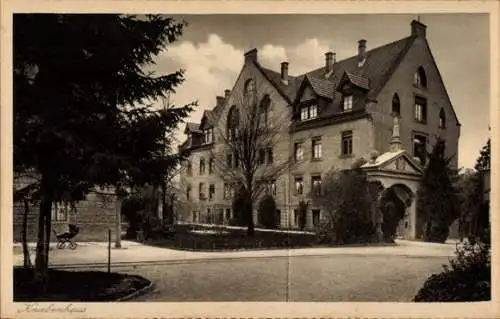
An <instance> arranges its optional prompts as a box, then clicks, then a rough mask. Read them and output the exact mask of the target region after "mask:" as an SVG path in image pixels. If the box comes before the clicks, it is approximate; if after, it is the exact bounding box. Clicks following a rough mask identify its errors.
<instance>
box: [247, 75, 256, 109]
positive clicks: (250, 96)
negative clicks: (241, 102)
mask: <svg viewBox="0 0 500 319" xmlns="http://www.w3.org/2000/svg"><path fill="white" fill-rule="evenodd" d="M255 99H256V88H255V81H254V80H253V79H249V80H247V81H246V82H245V100H246V102H247V103H248V104H247V105H255Z"/></svg>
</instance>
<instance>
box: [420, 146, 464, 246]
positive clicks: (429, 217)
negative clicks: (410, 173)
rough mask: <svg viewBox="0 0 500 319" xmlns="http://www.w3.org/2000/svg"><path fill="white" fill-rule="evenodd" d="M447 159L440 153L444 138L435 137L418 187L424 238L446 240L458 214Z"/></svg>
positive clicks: (442, 152)
mask: <svg viewBox="0 0 500 319" xmlns="http://www.w3.org/2000/svg"><path fill="white" fill-rule="evenodd" d="M449 163H450V159H449V158H446V157H445V155H444V141H443V140H441V139H439V138H437V140H436V144H435V145H434V147H433V149H432V151H431V153H430V154H429V164H428V165H427V166H426V168H425V170H424V174H423V176H422V179H421V181H420V187H419V190H418V203H417V210H418V212H417V214H418V215H419V216H421V218H422V219H423V227H424V229H423V236H424V240H425V241H429V242H444V241H446V239H447V238H448V235H449V227H450V226H451V224H452V223H453V222H454V221H455V219H456V218H457V217H458V212H459V208H458V198H457V194H456V191H455V189H454V188H453V185H452V181H451V178H450V172H451V170H450V169H449Z"/></svg>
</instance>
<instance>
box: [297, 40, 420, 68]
mask: <svg viewBox="0 0 500 319" xmlns="http://www.w3.org/2000/svg"><path fill="white" fill-rule="evenodd" d="M410 38H415V36H413V35H410V36H407V37H404V38H401V39H399V40H396V41H392V42H389V43H386V44H383V45H381V46H378V47H375V48H373V49H370V50H368V51H366V54H367V55H369V54H370V53H373V52H374V51H376V50H379V49H383V48H385V47H388V46H390V45H395V44H397V43H399V42H403V41H408V40H409V39H410ZM356 57H357V55H353V56H350V57H348V58H345V59H342V60H338V61H336V62H335V64H342V63H344V62H346V61H349V60H351V59H355V58H356ZM335 64H334V65H335ZM323 68H324V67H318V68H316V69H313V70H311V71H307V72H306V73H304V74H301V75H296V76H295V77H300V76H304V75H307V74H309V73H314V72H317V71H320V70H322V69H323Z"/></svg>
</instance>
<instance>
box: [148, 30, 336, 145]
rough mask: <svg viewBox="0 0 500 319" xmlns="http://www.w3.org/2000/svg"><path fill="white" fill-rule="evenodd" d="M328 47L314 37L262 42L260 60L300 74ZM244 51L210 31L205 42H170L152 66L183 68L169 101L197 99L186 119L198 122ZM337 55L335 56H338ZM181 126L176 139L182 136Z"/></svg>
mask: <svg viewBox="0 0 500 319" xmlns="http://www.w3.org/2000/svg"><path fill="white" fill-rule="evenodd" d="M329 50H331V48H330V47H328V45H326V44H324V43H322V42H321V41H320V40H319V39H317V38H309V39H306V40H304V41H302V42H300V43H297V44H296V45H293V46H289V47H284V46H281V45H276V44H271V43H269V44H265V45H263V46H261V47H260V48H258V51H259V62H260V63H261V64H262V65H264V66H266V67H268V68H270V69H273V70H277V71H279V69H280V63H281V62H283V61H288V62H289V63H290V66H289V70H290V74H291V75H299V74H303V73H305V72H307V71H310V70H313V69H316V68H318V67H321V66H323V65H324V56H325V52H327V51H329ZM243 54H244V51H243V50H241V49H238V48H236V47H235V46H233V45H231V44H230V43H226V42H224V39H222V38H221V37H220V36H219V35H217V34H210V35H209V36H208V37H207V39H206V41H204V42H201V43H196V44H195V43H193V42H190V41H182V42H179V43H174V44H172V45H170V46H169V47H168V48H167V50H165V51H164V52H163V53H162V54H161V55H160V56H159V57H158V58H157V59H156V66H155V68H154V70H155V72H156V73H157V74H167V73H170V72H173V71H175V70H178V69H179V68H182V69H185V70H186V73H185V77H186V80H185V81H184V83H183V84H182V85H181V86H180V87H178V88H177V89H176V94H175V96H173V97H172V99H171V102H173V103H175V104H176V105H185V104H188V103H190V102H192V101H198V107H197V109H196V110H195V111H194V112H193V113H192V114H191V116H190V118H189V119H188V120H187V121H193V122H199V121H200V120H201V117H202V115H203V111H204V110H205V109H210V108H212V107H213V106H214V105H215V97H216V96H217V95H223V94H224V90H225V89H232V86H233V85H234V82H235V81H236V78H237V76H238V73H239V72H240V70H241V68H242V66H243V61H244V56H243ZM338 56H339V55H337V57H338ZM182 130H183V127H180V132H179V134H177V135H176V137H177V139H178V140H180V141H182V140H183V139H184V137H183V135H182V134H181V132H182Z"/></svg>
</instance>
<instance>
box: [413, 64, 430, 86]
mask: <svg viewBox="0 0 500 319" xmlns="http://www.w3.org/2000/svg"><path fill="white" fill-rule="evenodd" d="M413 85H415V86H416V87H421V88H426V87H427V77H426V76H425V71H424V68H423V67H421V66H420V67H419V68H418V69H417V72H415V74H414V76H413Z"/></svg>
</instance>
